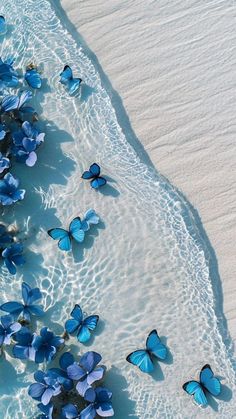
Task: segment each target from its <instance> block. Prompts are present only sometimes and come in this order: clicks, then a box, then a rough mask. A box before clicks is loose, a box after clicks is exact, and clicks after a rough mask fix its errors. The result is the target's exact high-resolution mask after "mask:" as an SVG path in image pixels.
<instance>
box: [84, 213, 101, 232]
mask: <svg viewBox="0 0 236 419" xmlns="http://www.w3.org/2000/svg"><path fill="white" fill-rule="evenodd" d="M99 221H100V220H99V216H98V215H97V214H96V212H95V211H94V210H93V209H91V208H90V209H89V210H88V211H86V213H85V214H84V218H83V220H82V223H81V224H82V229H83V230H84V231H88V230H89V229H90V226H91V224H98V223H99Z"/></svg>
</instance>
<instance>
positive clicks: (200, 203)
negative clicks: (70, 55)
mask: <svg viewBox="0 0 236 419" xmlns="http://www.w3.org/2000/svg"><path fill="white" fill-rule="evenodd" d="M61 6H62V7H63V8H64V9H65V11H66V13H67V15H68V18H69V19H70V21H71V22H72V23H73V25H74V36H76V29H77V31H78V33H79V34H80V35H81V36H82V37H83V39H84V41H85V43H86V44H87V46H88V47H89V48H90V50H91V51H92V52H93V53H94V54H95V55H96V57H97V61H98V63H99V65H98V67H99V66H100V67H99V70H100V73H101V76H102V79H103V80H104V81H106V83H107V82H108V81H109V82H110V87H111V91H110V95H111V98H112V100H113V102H114V105H115V109H116V111H117V115H118V120H119V122H120V124H121V126H122V127H123V129H124V132H125V134H126V135H128V137H129V139H130V140H131V141H133V142H134V141H135V136H137V139H138V140H139V141H140V142H141V143H142V144H143V146H144V147H145V149H146V151H147V152H148V154H149V156H150V158H151V160H152V162H153V163H154V165H155V166H156V168H157V169H158V170H159V171H160V173H162V174H163V175H165V176H166V177H167V178H168V179H169V180H170V181H171V183H172V184H173V185H175V186H176V187H177V188H178V189H179V190H180V191H181V192H182V193H183V194H184V195H185V197H186V199H187V200H188V201H189V202H190V203H191V204H192V205H193V207H194V208H195V210H196V211H197V213H198V216H199V217H200V219H201V221H202V228H203V229H204V230H205V233H206V235H207V236H208V238H209V242H210V243H209V245H211V246H212V248H213V249H214V252H215V254H216V258H217V261H218V267H217V266H216V264H215V262H214V265H215V266H214V268H213V269H214V271H213V274H212V278H213V280H214V277H215V276H217V272H218V274H219V276H220V280H221V283H222V288H223V308H224V313H225V316H226V319H227V322H228V327H229V331H230V333H231V336H232V338H233V339H234V340H235V339H236V302H235V301H236V285H235V280H236V278H235V277H236V275H235V274H236V264H235V237H236V203H235V196H236V186H235V181H236V169H235V167H236V146H235V140H236V138H235V133H236V123H235V117H236V80H235V65H236V53H235V47H236V32H235V22H236V3H235V2H234V1H233V0H225V1H221V0H214V1H210V0H207V1H206V0H198V1H195V0H183V1H179V0H174V1H167V0H160V1H155V0H146V1H143V0H112V1H104V0H96V1H95V0H86V1H78V0H62V2H61V4H58V7H59V8H60V7H61ZM67 23H68V22H67ZM70 29H73V27H72V26H71V28H70ZM96 57H92V58H93V61H94V59H95V58H96ZM107 78H108V80H107ZM113 89H114V90H113ZM122 103H123V106H122ZM123 107H124V108H123ZM125 111H126V112H127V115H128V118H129V120H130V124H131V126H129V121H128V120H127V115H125ZM131 127H132V129H133V131H132V129H131ZM136 145H137V144H136ZM204 230H202V233H203V232H204ZM203 234H204V233H203ZM213 259H214V258H213ZM219 292H220V290H219Z"/></svg>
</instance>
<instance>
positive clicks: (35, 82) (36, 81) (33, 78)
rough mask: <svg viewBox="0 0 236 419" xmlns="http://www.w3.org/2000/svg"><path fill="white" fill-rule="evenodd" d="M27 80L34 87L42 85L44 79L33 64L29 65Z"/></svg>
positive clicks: (26, 74) (37, 87)
mask: <svg viewBox="0 0 236 419" xmlns="http://www.w3.org/2000/svg"><path fill="white" fill-rule="evenodd" d="M25 80H26V81H27V83H28V85H29V86H30V87H32V88H33V89H40V87H41V86H42V79H41V76H40V74H39V73H38V71H37V70H36V68H34V67H33V66H32V65H30V66H28V67H27V69H26V73H25Z"/></svg>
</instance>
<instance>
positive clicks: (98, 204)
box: [0, 0, 236, 419]
mask: <svg viewBox="0 0 236 419" xmlns="http://www.w3.org/2000/svg"><path fill="white" fill-rule="evenodd" d="M1 14H4V15H5V16H6V18H7V20H8V22H9V23H10V28H9V34H8V36H7V37H6V39H5V40H4V41H3V44H2V46H1V50H2V51H1V54H2V56H3V58H5V57H8V56H11V55H14V56H15V58H16V67H17V68H22V69H23V68H25V66H26V65H27V64H28V63H29V62H31V61H33V62H35V63H36V64H38V65H40V66H41V68H42V69H43V77H44V78H45V83H44V88H43V89H42V90H41V91H39V92H36V93H35V96H34V101H33V102H34V105H35V107H36V109H37V110H39V111H40V112H41V126H42V128H43V129H45V130H46V134H47V136H46V142H45V145H44V146H43V147H42V148H41V149H40V151H39V153H38V154H39V160H38V163H37V165H36V166H35V167H34V168H32V169H30V168H25V167H22V166H20V167H19V166H18V167H17V168H15V169H14V170H15V172H17V173H18V174H19V177H20V178H21V180H22V186H24V187H25V188H26V190H27V195H26V198H25V200H24V201H23V202H22V203H20V204H19V205H16V206H15V208H14V209H12V208H9V209H6V210H5V211H4V217H5V220H7V221H8V222H14V221H15V220H16V221H17V224H18V226H19V228H20V230H21V232H22V233H21V236H22V237H23V238H24V233H25V232H26V233H27V234H26V235H25V247H26V249H27V251H26V257H27V264H26V265H25V266H24V267H23V268H22V269H21V270H19V273H18V274H17V276H16V277H14V278H13V277H11V276H10V275H9V274H7V272H6V271H4V270H3V271H2V274H1V278H0V286H1V300H2V302H4V301H6V300H8V299H17V298H18V296H19V295H20V284H21V281H22V279H24V280H25V281H27V282H28V283H30V284H31V285H37V286H39V287H40V288H41V289H42V290H43V291H44V304H45V307H46V308H47V315H46V317H45V318H44V321H43V323H44V324H45V325H48V326H49V327H50V328H51V329H52V330H54V331H55V332H57V333H62V332H63V324H64V322H65V320H66V319H67V318H68V316H69V313H70V311H71V309H72V308H73V306H74V304H75V303H80V304H81V305H82V307H83V309H84V310H85V311H86V312H87V313H89V314H92V313H97V314H99V315H100V316H101V319H102V321H101V324H102V326H100V328H99V331H98V333H96V335H95V338H94V339H93V340H92V343H91V344H90V345H89V348H90V349H93V350H97V351H99V352H101V354H102V356H103V362H104V364H105V365H106V366H107V368H108V372H107V378H106V384H107V385H108V386H109V387H110V388H111V390H112V391H113V394H114V396H113V403H114V409H115V418H117V419H125V418H128V417H129V418H133V419H137V418H143V419H151V418H186V419H189V418H190V417H191V418H204V417H206V416H207V417H215V416H216V411H218V417H221V418H233V417H236V415H235V413H234V412H235V399H234V397H233V395H232V394H231V392H234V390H235V371H234V369H233V366H232V362H231V358H230V347H229V344H228V343H227V346H226V345H225V343H224V340H223V337H222V336H223V335H222V334H221V330H223V327H224V324H223V320H222V316H221V312H220V307H219V302H217V300H216V301H215V300H214V299H215V298H217V297H216V296H214V293H213V289H215V286H214V281H216V278H215V277H214V275H212V276H210V274H209V258H210V255H208V249H207V244H206V243H204V241H203V240H202V239H201V236H200V233H199V231H198V228H197V225H196V222H195V218H194V216H193V214H192V213H191V211H190V208H189V207H188V205H187V203H186V202H185V201H183V199H182V197H181V196H179V195H178V193H177V192H176V191H175V190H174V189H173V188H172V187H171V186H170V185H169V184H168V183H167V181H166V180H165V179H164V178H163V177H161V175H159V174H158V173H157V172H154V170H153V169H152V168H150V167H148V166H146V165H145V164H144V163H143V162H142V156H140V157H139V156H138V155H137V154H136V153H135V151H134V149H133V148H132V147H131V145H130V144H129V142H128V141H127V139H126V137H125V132H122V130H121V128H120V127H119V125H118V123H117V119H116V114H115V109H113V108H112V105H111V102H110V99H109V96H108V94H107V92H106V86H102V85H101V80H100V77H99V74H98V72H97V71H96V69H95V67H94V65H93V63H91V61H90V60H89V58H88V55H87V54H86V51H85V50H84V49H83V48H82V46H80V45H78V44H77V43H75V41H74V40H73V38H72V36H71V35H70V34H69V33H68V32H67V30H66V29H65V28H64V27H63V25H62V23H61V22H60V20H59V18H58V17H57V15H56V13H55V11H54V8H53V5H52V4H50V2H48V1H46V0H39V1H37V2H35V1H34V0H27V2H26V1H25V0H5V1H4V5H2V7H1ZM64 64H70V65H72V67H73V70H75V75H77V76H79V77H81V78H82V79H83V80H84V82H85V85H84V86H83V87H82V91H81V95H80V97H78V98H70V97H69V96H68V94H67V93H66V92H65V90H64V88H63V86H61V85H59V83H58V79H59V78H58V74H59V73H60V71H61V70H62V68H63V66H64ZM93 161H97V162H99V163H100V164H101V166H102V171H103V173H104V174H105V175H108V176H109V177H110V178H111V179H112V180H113V181H112V182H110V183H109V185H110V186H108V187H106V188H104V190H103V192H102V191H101V192H98V193H96V192H95V191H93V190H91V189H90V186H89V184H88V183H86V182H83V181H81V179H80V177H81V172H82V171H83V170H84V169H87V168H88V166H89V165H90V164H91V163H92V162H93ZM89 207H92V208H94V209H95V210H96V211H97V212H98V214H99V215H100V217H101V218H102V220H103V223H102V224H101V225H100V227H99V228H95V229H94V230H93V234H92V235H90V236H88V237H87V239H86V241H85V245H84V246H83V247H82V246H81V247H75V248H74V254H71V253H70V254H63V253H62V252H61V251H59V250H58V248H57V246H56V243H55V242H54V241H53V240H51V239H50V238H49V237H48V235H47V233H46V231H47V229H49V228H52V227H54V226H59V225H60V223H62V225H64V226H67V225H68V224H69V222H70V220H71V219H72V218H73V217H74V216H76V215H83V213H84V212H85V211H86V210H87V209H88V208H89ZM38 325H39V326H40V322H39V323H38ZM153 328H157V330H158V332H159V334H160V336H161V337H163V339H164V341H166V343H167V345H168V348H169V350H170V355H169V358H168V361H167V362H166V363H160V364H159V367H157V368H156V372H155V374H154V375H153V376H148V375H144V374H142V373H141V372H139V370H138V369H136V368H134V367H132V366H131V365H129V364H128V363H127V362H126V361H125V358H126V356H127V354H128V353H129V352H131V351H132V350H134V349H137V348H142V347H143V345H144V343H145V339H146V336H147V334H148V332H149V331H150V330H152V329H153ZM226 333H227V330H224V336H225V335H226ZM69 345H70V346H72V347H73V349H74V351H75V352H78V353H81V352H82V353H83V352H85V351H86V349H87V347H85V346H82V345H78V344H77V343H76V341H75V340H74V339H71V340H70V341H69ZM205 363H210V364H211V366H212V368H213V370H214V371H215V372H217V374H218V375H219V376H221V377H223V381H222V383H223V384H224V388H223V392H222V397H221V398H222V399H224V400H220V399H215V401H212V402H211V405H212V406H211V407H208V409H207V410H205V409H200V408H198V407H196V406H195V405H193V403H192V400H191V398H190V397H188V396H187V395H186V394H185V393H184V392H183V390H182V384H183V382H185V381H187V380H189V379H191V378H194V377H197V375H198V372H199V370H200V368H201V367H202V366H203V365H204V364H205ZM0 367H1V374H0V397H1V398H0V412H1V414H0V417H2V418H4V419H5V418H6V419H8V418H16V419H18V418H19V419H20V418H27V419H28V418H34V417H36V403H35V402H34V401H32V400H31V399H30V398H29V396H28V395H27V387H28V385H29V383H30V382H32V375H33V372H34V370H35V365H34V364H31V363H28V364H26V363H22V362H20V361H18V360H12V359H11V358H10V356H9V355H7V360H4V359H2V360H1V361H0Z"/></svg>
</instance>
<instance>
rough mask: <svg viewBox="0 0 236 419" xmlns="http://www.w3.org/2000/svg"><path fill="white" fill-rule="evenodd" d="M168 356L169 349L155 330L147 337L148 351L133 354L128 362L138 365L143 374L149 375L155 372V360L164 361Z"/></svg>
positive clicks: (139, 350)
mask: <svg viewBox="0 0 236 419" xmlns="http://www.w3.org/2000/svg"><path fill="white" fill-rule="evenodd" d="M166 356H167V348H166V346H165V345H164V344H163V343H162V342H161V340H160V338H159V336H158V334H157V331H156V330H155V329H154V330H152V331H151V332H150V333H149V335H148V337H147V340H146V349H138V350H137V351H134V352H131V354H129V355H128V356H127V358H126V360H127V361H128V362H129V363H131V364H133V365H136V366H137V367H138V368H139V369H140V370H141V371H142V372H145V373H147V374H149V373H151V372H153V370H154V363H153V360H154V358H157V359H159V360H164V359H166Z"/></svg>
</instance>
